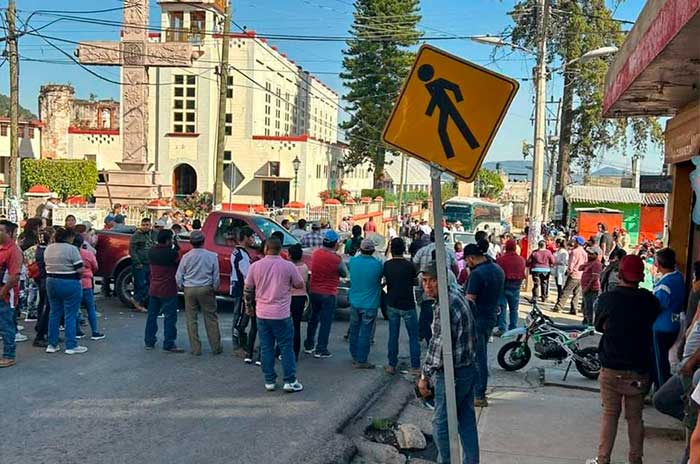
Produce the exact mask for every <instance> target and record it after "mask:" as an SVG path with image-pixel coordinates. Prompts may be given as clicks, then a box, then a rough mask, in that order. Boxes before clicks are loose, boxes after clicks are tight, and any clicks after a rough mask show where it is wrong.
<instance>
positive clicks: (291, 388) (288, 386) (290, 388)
mask: <svg viewBox="0 0 700 464" xmlns="http://www.w3.org/2000/svg"><path fill="white" fill-rule="evenodd" d="M282 388H283V389H284V391H286V392H287V393H295V392H300V391H302V390H303V389H304V386H303V385H302V384H300V383H299V381H298V380H295V381H294V382H292V383H285V384H284V387H282Z"/></svg>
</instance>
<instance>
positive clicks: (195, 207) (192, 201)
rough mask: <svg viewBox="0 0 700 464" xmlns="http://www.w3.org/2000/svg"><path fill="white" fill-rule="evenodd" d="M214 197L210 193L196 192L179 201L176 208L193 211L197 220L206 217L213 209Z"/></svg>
mask: <svg viewBox="0 0 700 464" xmlns="http://www.w3.org/2000/svg"><path fill="white" fill-rule="evenodd" d="M213 204H214V197H213V195H212V194H211V193H209V192H204V193H199V192H194V193H192V194H190V195H187V196H186V197H184V198H183V199H181V200H177V202H176V206H177V208H178V209H180V210H182V211H185V212H187V211H192V216H193V217H195V218H202V217H206V215H207V214H209V213H210V212H211V210H212V208H213Z"/></svg>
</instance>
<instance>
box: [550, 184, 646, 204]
mask: <svg viewBox="0 0 700 464" xmlns="http://www.w3.org/2000/svg"><path fill="white" fill-rule="evenodd" d="M564 198H565V199H566V201H568V202H569V203H572V202H579V203H593V204H596V203H632V204H642V203H644V194H643V193H639V192H638V191H637V189H634V188H625V187H598V186H593V185H568V186H567V187H566V188H565V189H564Z"/></svg>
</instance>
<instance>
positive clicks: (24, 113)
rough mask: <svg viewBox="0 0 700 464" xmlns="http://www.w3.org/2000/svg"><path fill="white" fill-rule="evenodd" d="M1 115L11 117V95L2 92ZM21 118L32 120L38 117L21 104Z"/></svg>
mask: <svg viewBox="0 0 700 464" xmlns="http://www.w3.org/2000/svg"><path fill="white" fill-rule="evenodd" d="M0 117H2V118H9V117H10V97H8V96H7V95H3V94H0ZM19 119H20V120H25V121H27V120H32V119H38V118H37V117H36V115H35V114H34V113H32V112H31V111H29V110H28V109H27V108H24V107H23V106H22V105H20V106H19Z"/></svg>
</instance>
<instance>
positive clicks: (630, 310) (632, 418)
mask: <svg viewBox="0 0 700 464" xmlns="http://www.w3.org/2000/svg"><path fill="white" fill-rule="evenodd" d="M618 277H619V279H620V280H619V283H618V284H617V287H616V288H615V289H614V290H612V291H610V292H605V293H603V294H602V295H600V296H599V297H598V301H597V303H596V306H597V308H596V311H595V314H596V321H595V327H596V330H598V331H599V332H602V333H603V337H602V338H601V340H600V346H599V357H600V362H601V365H602V369H601V372H600V377H599V379H598V380H599V381H600V396H601V398H602V402H603V414H602V417H601V428H600V441H599V445H598V457H597V459H596V460H595V461H593V462H595V463H597V464H609V463H610V456H611V454H612V449H613V444H614V443H615V436H616V434H617V424H618V421H619V418H620V412H621V411H622V403H623V401H624V404H625V418H626V419H627V428H628V435H629V443H630V445H629V446H630V449H629V455H628V462H630V463H631V464H639V463H641V462H642V454H643V449H644V423H643V421H642V409H643V408H644V397H645V396H646V394H647V392H648V391H649V386H650V383H651V380H650V373H651V372H652V369H653V365H652V359H653V358H652V349H653V336H652V326H653V324H654V321H655V320H656V317H657V316H658V315H659V313H660V312H661V308H660V306H659V302H658V300H657V299H656V298H654V295H653V294H652V293H651V292H649V291H648V290H645V289H641V288H639V282H641V281H642V280H644V263H643V262H642V260H641V258H640V257H639V256H636V255H627V256H625V257H624V258H622V260H621V261H620V270H619V273H618Z"/></svg>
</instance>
